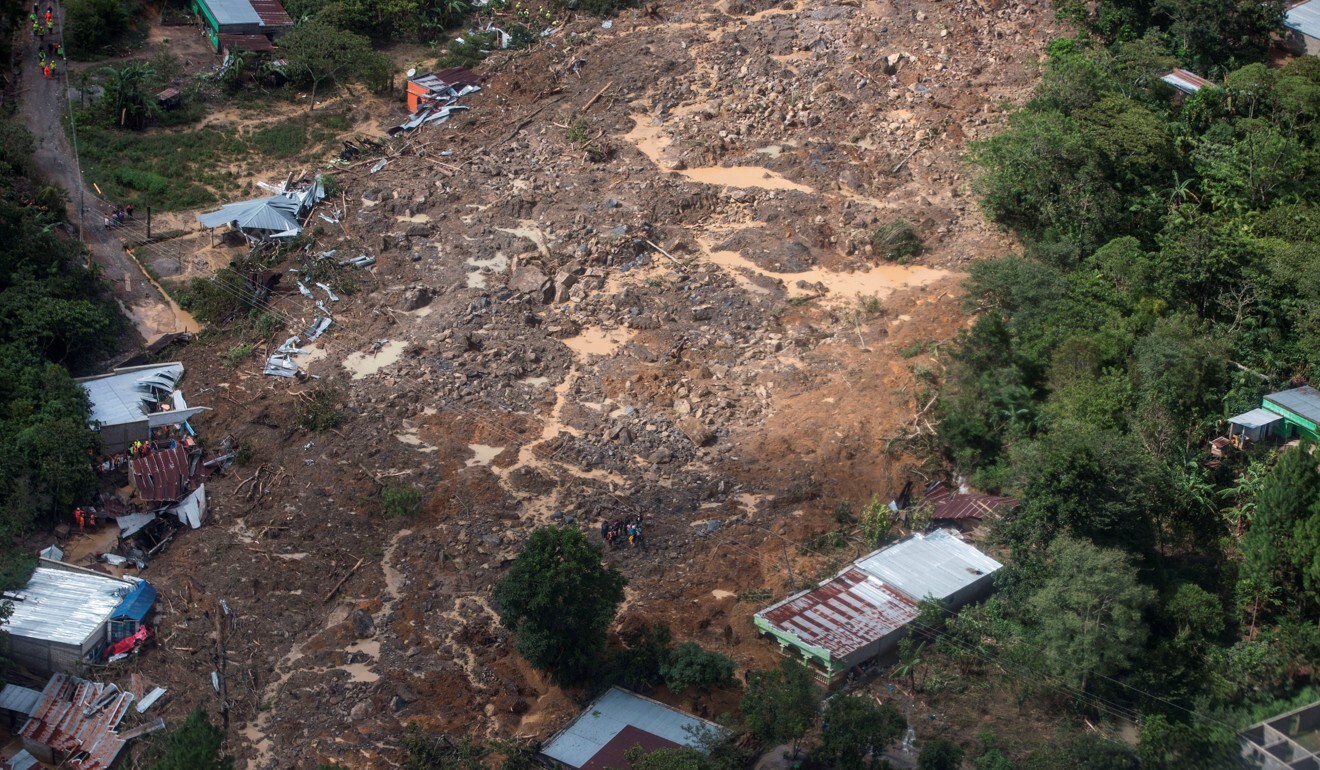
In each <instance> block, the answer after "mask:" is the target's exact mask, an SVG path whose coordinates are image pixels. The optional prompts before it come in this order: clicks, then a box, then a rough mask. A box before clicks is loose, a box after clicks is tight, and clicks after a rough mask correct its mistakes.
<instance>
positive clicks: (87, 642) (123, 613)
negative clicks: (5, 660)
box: [2, 559, 156, 674]
mask: <svg viewBox="0 0 1320 770" xmlns="http://www.w3.org/2000/svg"><path fill="white" fill-rule="evenodd" d="M5 598H6V599H8V600H9V602H10V603H11V604H12V606H13V613H12V614H11V615H10V616H9V619H8V620H6V621H5V622H4V624H3V626H2V627H3V629H4V630H5V631H6V632H7V638H8V646H9V655H10V657H11V659H12V660H13V661H14V662H15V663H17V664H18V665H20V666H23V667H25V668H27V669H29V670H31V671H32V672H34V673H38V674H52V673H59V672H62V671H71V670H75V669H77V668H79V667H80V666H82V665H83V664H84V663H87V662H100V659H101V658H102V656H103V652H104V651H105V649H106V647H107V646H108V645H111V644H114V643H115V642H118V641H120V640H122V639H125V638H127V637H130V636H132V635H134V634H136V633H137V632H138V630H139V629H140V628H141V627H142V626H143V625H144V624H145V623H146V619H147V616H148V615H149V614H150V612H151V608H152V607H153V605H154V604H155V601H156V589H155V588H154V587H153V586H152V585H151V584H150V583H148V582H147V581H145V580H141V579H126V578H117V577H111V576H109V575H104V574H101V573H100V572H93V571H92V570H88V569H83V568H81V567H76V566H74V565H72V564H65V563H63V562H57V561H50V560H48V559H38V560H37V568H36V570H35V571H34V572H33V573H32V577H31V578H30V579H29V580H28V582H27V585H25V586H24V587H23V588H22V589H20V590H18V591H15V592H9V593H6V594H5Z"/></svg>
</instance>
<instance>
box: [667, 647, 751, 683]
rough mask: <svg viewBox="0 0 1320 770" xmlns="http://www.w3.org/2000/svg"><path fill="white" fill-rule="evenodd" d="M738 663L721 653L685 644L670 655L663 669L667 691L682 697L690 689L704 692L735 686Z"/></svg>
mask: <svg viewBox="0 0 1320 770" xmlns="http://www.w3.org/2000/svg"><path fill="white" fill-rule="evenodd" d="M733 670H734V662H733V659H732V658H729V657H728V656H726V655H721V654H719V653H718V652H711V651H709V650H704V649H702V648H701V645H699V644H697V643H696V642H684V643H682V644H680V645H678V646H677V647H675V648H674V649H673V651H672V652H670V653H669V656H668V659H667V660H665V662H664V663H663V664H661V666H660V674H661V676H663V677H664V680H665V687H667V688H669V691H670V692H674V693H679V692H683V691H684V690H686V689H688V688H689V687H696V688H697V689H698V690H699V691H701V692H706V691H708V690H711V689H714V688H718V687H729V686H730V685H732V684H733Z"/></svg>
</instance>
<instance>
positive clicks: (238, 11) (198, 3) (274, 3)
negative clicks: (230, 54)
mask: <svg viewBox="0 0 1320 770" xmlns="http://www.w3.org/2000/svg"><path fill="white" fill-rule="evenodd" d="M191 7H192V11H193V13H195V14H197V18H199V19H201V21H202V26H203V27H204V29H205V31H206V36H207V37H208V38H209V39H210V40H211V45H213V46H215V50H217V51H222V50H226V49H232V48H243V49H246V50H270V47H271V43H272V42H273V41H274V40H275V38H277V37H279V36H280V35H282V34H284V33H285V32H288V31H289V30H291V29H293V19H291V18H289V14H288V13H286V12H285V10H284V6H283V5H281V4H280V1H279V0H192V6H191Z"/></svg>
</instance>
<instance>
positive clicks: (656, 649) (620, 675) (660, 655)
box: [610, 623, 671, 693]
mask: <svg viewBox="0 0 1320 770" xmlns="http://www.w3.org/2000/svg"><path fill="white" fill-rule="evenodd" d="M620 636H621V637H622V641H623V647H622V648H621V649H618V650H616V651H615V652H614V654H613V655H612V657H611V659H610V668H611V671H612V676H613V677H614V678H615V679H616V680H617V681H618V683H619V684H621V685H623V686H624V687H627V688H628V689H630V690H636V691H638V692H642V693H646V692H649V691H650V690H651V688H653V687H655V686H657V685H659V684H661V683H662V682H664V675H663V674H662V673H661V669H662V667H663V666H664V665H665V664H666V662H667V661H668V660H669V654H670V649H669V644H670V639H671V637H670V632H669V626H666V625H665V624H663V623H657V624H655V625H652V626H643V627H642V628H640V629H637V630H635V631H631V632H626V633H623V634H621V635H620Z"/></svg>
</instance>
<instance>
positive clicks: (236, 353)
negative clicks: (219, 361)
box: [225, 342, 256, 366]
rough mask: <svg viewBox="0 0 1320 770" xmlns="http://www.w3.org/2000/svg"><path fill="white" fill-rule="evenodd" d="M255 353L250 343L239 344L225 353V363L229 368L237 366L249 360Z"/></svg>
mask: <svg viewBox="0 0 1320 770" xmlns="http://www.w3.org/2000/svg"><path fill="white" fill-rule="evenodd" d="M255 351H256V348H255V347H253V345H252V343H251V342H241V343H239V344H237V345H235V346H233V347H232V348H230V349H229V350H226V351H225V363H227V364H229V365H230V366H238V365H239V364H241V363H243V362H244V361H246V360H248V359H249V358H251V357H252V354H253V352H255Z"/></svg>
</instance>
